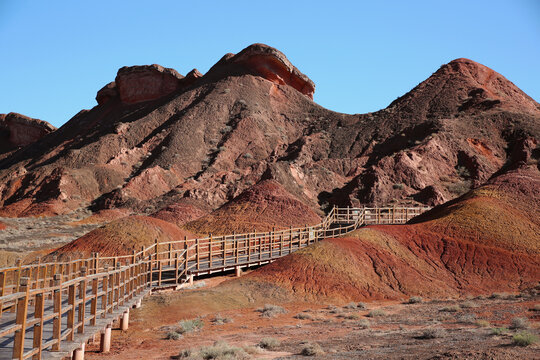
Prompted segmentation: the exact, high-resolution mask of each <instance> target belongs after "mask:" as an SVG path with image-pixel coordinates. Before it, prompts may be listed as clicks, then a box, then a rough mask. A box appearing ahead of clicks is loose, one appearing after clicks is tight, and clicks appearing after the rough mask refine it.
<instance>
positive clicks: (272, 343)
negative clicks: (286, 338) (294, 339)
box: [259, 337, 281, 350]
mask: <svg viewBox="0 0 540 360" xmlns="http://www.w3.org/2000/svg"><path fill="white" fill-rule="evenodd" d="M259 346H260V347H261V348H263V349H267V350H277V349H279V347H280V346H281V341H279V340H278V339H276V338H273V337H267V338H262V339H261V341H260V342H259Z"/></svg>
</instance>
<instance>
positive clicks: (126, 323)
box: [120, 309, 129, 331]
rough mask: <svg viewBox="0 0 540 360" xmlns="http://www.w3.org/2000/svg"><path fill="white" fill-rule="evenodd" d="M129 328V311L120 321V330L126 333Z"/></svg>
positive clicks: (125, 312)
mask: <svg viewBox="0 0 540 360" xmlns="http://www.w3.org/2000/svg"><path fill="white" fill-rule="evenodd" d="M128 327H129V309H127V310H126V311H124V315H123V316H122V318H121V319H120V329H121V330H122V331H126V330H127V329H128Z"/></svg>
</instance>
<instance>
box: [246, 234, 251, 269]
mask: <svg viewBox="0 0 540 360" xmlns="http://www.w3.org/2000/svg"><path fill="white" fill-rule="evenodd" d="M247 262H248V263H249V262H251V234H250V233H247Z"/></svg>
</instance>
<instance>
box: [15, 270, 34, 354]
mask: <svg viewBox="0 0 540 360" xmlns="http://www.w3.org/2000/svg"><path fill="white" fill-rule="evenodd" d="M29 281H30V279H29V278H27V277H23V278H20V281H19V284H17V287H18V290H19V291H18V292H22V293H24V295H23V296H22V297H20V298H18V299H17V306H16V307H17V316H16V318H15V323H16V324H17V325H20V326H21V328H20V329H19V330H17V331H16V332H15V340H14V343H13V359H21V360H22V359H23V355H24V336H25V334H26V317H27V315H28V298H29V296H30V294H29V291H30V287H29V286H28V283H29Z"/></svg>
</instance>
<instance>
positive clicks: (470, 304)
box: [459, 301, 478, 309]
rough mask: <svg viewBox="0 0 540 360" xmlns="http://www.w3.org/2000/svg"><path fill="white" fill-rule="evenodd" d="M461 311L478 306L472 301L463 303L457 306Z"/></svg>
mask: <svg viewBox="0 0 540 360" xmlns="http://www.w3.org/2000/svg"><path fill="white" fill-rule="evenodd" d="M459 306H460V307H461V308H463V309H471V308H477V307H478V305H477V304H476V303H474V302H472V301H464V302H462V303H461V304H460V305H459Z"/></svg>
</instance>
